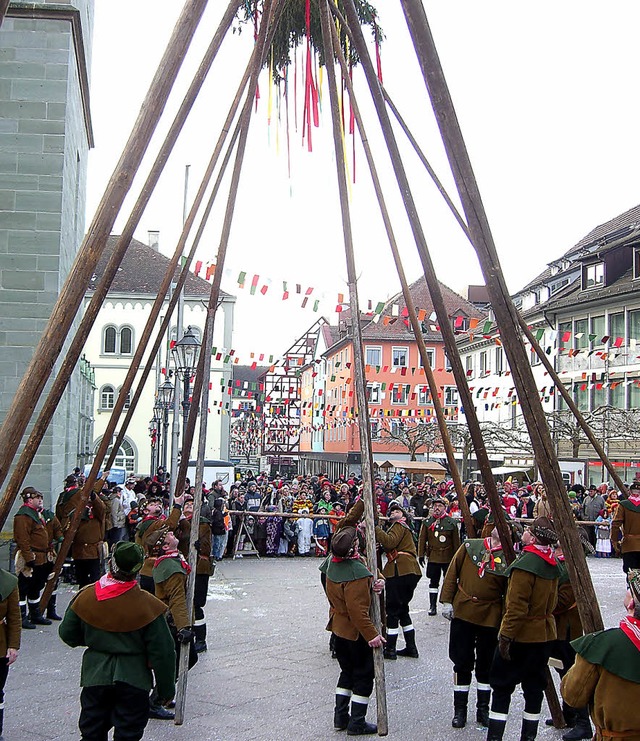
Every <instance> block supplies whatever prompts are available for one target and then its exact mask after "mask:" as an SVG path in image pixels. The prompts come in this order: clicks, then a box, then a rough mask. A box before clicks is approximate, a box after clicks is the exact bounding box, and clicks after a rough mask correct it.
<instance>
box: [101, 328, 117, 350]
mask: <svg viewBox="0 0 640 741" xmlns="http://www.w3.org/2000/svg"><path fill="white" fill-rule="evenodd" d="M117 336H118V331H117V329H116V328H115V327H105V328H104V334H103V353H104V354H105V355H115V354H116V344H117V343H116V339H117Z"/></svg>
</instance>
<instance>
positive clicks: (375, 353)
mask: <svg viewBox="0 0 640 741" xmlns="http://www.w3.org/2000/svg"><path fill="white" fill-rule="evenodd" d="M364 356H365V359H364V362H365V365H375V366H376V367H379V366H381V365H382V348H381V347H369V346H367V347H365V348H364Z"/></svg>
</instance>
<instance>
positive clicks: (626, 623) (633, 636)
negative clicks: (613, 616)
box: [620, 615, 640, 651]
mask: <svg viewBox="0 0 640 741" xmlns="http://www.w3.org/2000/svg"><path fill="white" fill-rule="evenodd" d="M620 630H621V631H622V632H623V633H624V634H625V635H626V636H627V638H628V639H629V640H630V641H631V643H633V645H634V646H635V647H636V648H637V649H638V651H640V620H638V618H634V617H631V616H630V615H627V616H626V617H624V618H622V620H621V621H620Z"/></svg>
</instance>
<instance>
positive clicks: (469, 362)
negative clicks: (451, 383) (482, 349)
mask: <svg viewBox="0 0 640 741" xmlns="http://www.w3.org/2000/svg"><path fill="white" fill-rule="evenodd" d="M464 369H465V371H466V374H467V378H473V355H467V357H466V358H465V359H464Z"/></svg>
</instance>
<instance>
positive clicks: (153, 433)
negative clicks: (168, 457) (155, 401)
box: [149, 407, 160, 476]
mask: <svg viewBox="0 0 640 741" xmlns="http://www.w3.org/2000/svg"><path fill="white" fill-rule="evenodd" d="M159 421H160V420H159V419H158V418H157V417H156V409H155V407H154V408H153V417H151V419H150V420H149V437H150V438H151V464H150V471H151V476H153V475H154V474H155V472H156V448H157V445H158V422H159Z"/></svg>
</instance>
